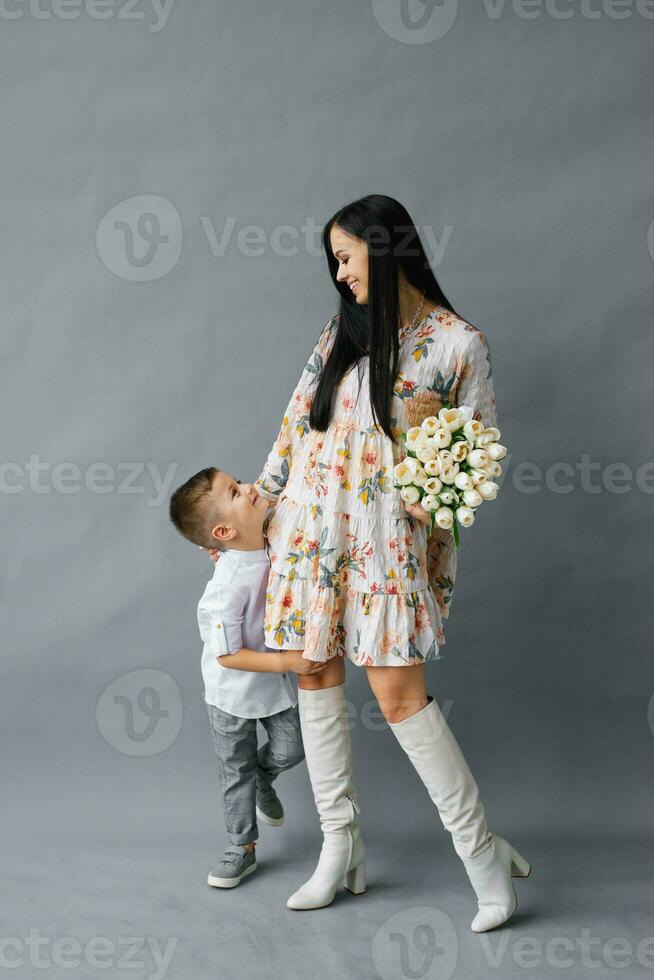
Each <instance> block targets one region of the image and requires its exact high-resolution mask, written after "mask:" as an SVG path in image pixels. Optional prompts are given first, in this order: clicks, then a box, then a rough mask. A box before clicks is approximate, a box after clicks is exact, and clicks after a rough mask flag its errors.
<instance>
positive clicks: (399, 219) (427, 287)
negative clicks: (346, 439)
mask: <svg viewBox="0 0 654 980" xmlns="http://www.w3.org/2000/svg"><path fill="white" fill-rule="evenodd" d="M334 225H337V226H338V227H339V228H341V229H342V230H343V231H345V232H347V233H348V234H349V235H353V236H354V237H355V238H360V239H361V240H362V241H364V242H365V243H366V245H367V246H368V303H367V304H366V305H365V306H359V305H358V304H357V302H356V299H355V298H354V296H353V294H352V291H351V290H350V288H349V286H347V285H346V283H342V282H337V280H336V273H337V271H338V259H337V258H336V257H335V255H334V254H333V252H332V248H331V242H330V232H331V230H332V227H333V226H334ZM323 246H324V249H325V253H326V255H327V262H328V264H329V271H330V274H331V277H332V280H333V282H334V285H335V286H336V288H337V290H338V291H339V293H340V294H341V305H340V318H339V324H338V328H337V331H336V337H335V340H334V343H333V346H332V349H331V352H330V354H329V357H328V358H327V361H326V363H325V365H324V367H323V370H322V372H321V375H320V380H319V382H318V385H317V387H316V391H315V394H314V398H313V403H312V405H311V412H310V415H309V424H310V425H311V428H312V429H319V430H320V431H322V432H324V431H325V430H326V429H327V427H328V425H329V419H330V415H331V406H332V396H333V394H334V390H335V388H336V387H337V385H338V383H339V382H340V380H341V378H342V377H343V375H344V374H345V373H346V371H348V369H349V368H350V367H352V365H353V364H354V363H355V362H357V361H358V360H359V359H360V358H361V357H362V355H364V354H366V353H368V354H369V355H370V358H369V362H370V367H369V379H370V402H371V409H372V413H373V418H374V419H375V421H376V423H377V424H378V425H380V426H381V428H382V429H383V431H384V432H385V433H386V435H387V436H388V437H389V438H390V439H391V440H393V441H394V436H393V431H392V425H391V418H392V416H391V410H392V403H393V402H392V399H393V388H394V385H395V380H396V377H397V366H398V358H399V323H400V307H399V281H398V277H399V271H400V268H401V269H402V271H403V272H404V275H405V277H406V279H407V281H408V282H409V283H410V284H411V285H412V286H415V287H416V289H419V290H421V291H422V292H424V293H425V303H428V301H429V300H432V301H433V303H436V304H438V305H440V306H444V307H445V308H446V309H448V310H451V312H452V313H456V311H455V310H454V308H453V307H452V306H451V304H450V303H449V301H448V299H447V298H446V296H445V294H444V293H443V290H442V289H441V287H440V286H439V285H438V282H437V280H436V277H435V275H434V273H433V272H432V270H431V267H430V265H429V261H428V259H427V256H426V254H425V251H424V249H423V247H422V242H421V241H420V237H419V235H418V232H417V230H416V227H415V225H414V223H413V221H412V220H411V218H410V216H409V213H408V211H407V210H406V208H404V207H403V206H402V205H401V204H400V202H399V201H396V200H395V199H394V198H392V197H387V196H386V195H385V194H368V195H367V196H366V197H361V198H359V199H358V200H357V201H353V202H352V203H351V204H347V205H346V206H345V207H344V208H341V209H340V210H339V211H337V212H336V214H334V215H333V216H332V217H331V218H330V219H329V221H328V222H327V224H326V225H325V228H324V231H323Z"/></svg>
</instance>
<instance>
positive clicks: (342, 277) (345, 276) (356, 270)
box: [329, 225, 368, 305]
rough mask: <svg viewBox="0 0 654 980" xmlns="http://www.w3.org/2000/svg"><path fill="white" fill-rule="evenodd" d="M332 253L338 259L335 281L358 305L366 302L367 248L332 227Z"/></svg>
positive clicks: (358, 239) (340, 230)
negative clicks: (342, 285)
mask: <svg viewBox="0 0 654 980" xmlns="http://www.w3.org/2000/svg"><path fill="white" fill-rule="evenodd" d="M329 241H330V244H331V247H332V252H333V253H334V255H335V256H336V258H337V259H338V270H337V272H336V279H337V280H338V282H344V283H345V284H346V285H347V286H349V288H350V289H351V291H352V295H353V296H354V297H355V299H356V301H357V303H358V304H359V305H361V304H363V303H367V302H368V246H367V245H366V243H365V242H364V241H362V240H361V239H360V238H354V237H353V236H352V235H348V233H347V232H346V231H343V229H342V228H339V227H338V225H334V226H333V227H332V229H331V231H330V233H329Z"/></svg>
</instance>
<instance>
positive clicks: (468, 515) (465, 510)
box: [456, 506, 475, 527]
mask: <svg viewBox="0 0 654 980" xmlns="http://www.w3.org/2000/svg"><path fill="white" fill-rule="evenodd" d="M456 519H457V521H458V522H459V524H460V525H461V527H470V525H471V524H474V522H475V512H474V510H473V509H472V508H471V507H465V506H463V507H457V509H456Z"/></svg>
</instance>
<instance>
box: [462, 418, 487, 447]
mask: <svg viewBox="0 0 654 980" xmlns="http://www.w3.org/2000/svg"><path fill="white" fill-rule="evenodd" d="M483 431H484V426H483V425H482V423H481V422H479V421H478V419H470V421H469V422H466V424H465V425H464V426H463V434H464V436H465V437H466V439H467V440H468V442H472V443H474V442H475V440H476V439H477V437H478V436H480V435H481V434H482V432H483Z"/></svg>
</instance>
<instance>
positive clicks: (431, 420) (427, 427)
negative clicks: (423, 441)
mask: <svg viewBox="0 0 654 980" xmlns="http://www.w3.org/2000/svg"><path fill="white" fill-rule="evenodd" d="M422 428H423V430H424V431H425V432H426V433H427V435H428V436H433V434H434V433H435V432H436V429H438V419H437V418H436V416H435V415H428V416H427V418H426V419H423V420H422Z"/></svg>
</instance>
